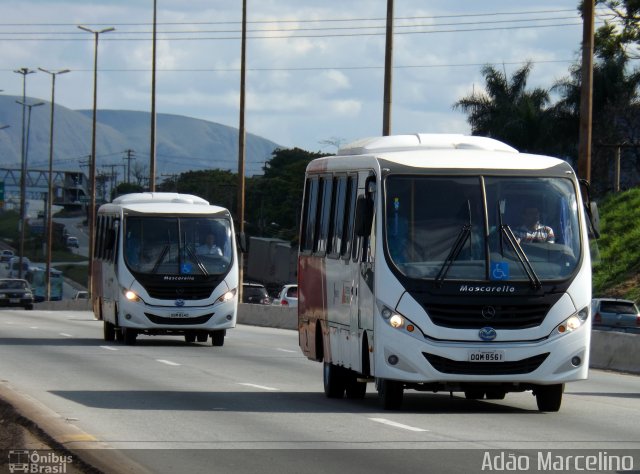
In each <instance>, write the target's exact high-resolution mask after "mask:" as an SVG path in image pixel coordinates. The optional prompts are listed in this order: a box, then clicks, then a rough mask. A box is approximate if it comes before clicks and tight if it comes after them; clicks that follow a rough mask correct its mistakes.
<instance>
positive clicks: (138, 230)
mask: <svg viewBox="0 0 640 474" xmlns="http://www.w3.org/2000/svg"><path fill="white" fill-rule="evenodd" d="M234 236H235V234H234V229H233V221H232V218H231V214H230V213H229V211H228V210H227V209H225V208H222V207H219V206H212V205H209V203H208V202H207V201H206V200H204V199H201V198H199V197H197V196H193V195H187V194H176V193H134V194H126V195H123V196H120V197H118V198H116V199H114V200H113V202H111V203H109V204H104V205H102V206H100V208H99V209H98V212H97V217H96V239H95V261H94V265H93V279H92V280H93V291H92V304H93V311H94V315H95V317H96V318H97V319H100V320H102V321H104V323H103V325H104V339H105V340H106V341H112V340H114V339H118V340H122V341H124V343H125V344H134V343H135V341H136V337H137V336H138V335H139V334H146V335H163V334H169V335H172V334H177V335H182V336H184V339H185V341H186V342H195V341H198V342H206V341H207V340H208V338H209V337H211V342H212V345H214V346H222V345H223V344H224V338H225V334H226V330H227V329H230V328H233V327H235V325H236V317H237V309H238V297H237V292H238V278H239V276H238V256H237V250H236V246H235V238H234ZM211 238H214V239H215V241H216V244H217V248H218V249H219V250H218V251H216V252H215V253H209V252H203V251H201V249H202V248H204V246H205V245H206V243H207V239H211Z"/></svg>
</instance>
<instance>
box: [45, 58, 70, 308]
mask: <svg viewBox="0 0 640 474" xmlns="http://www.w3.org/2000/svg"><path fill="white" fill-rule="evenodd" d="M38 69H40V70H41V71H42V72H44V73H47V74H49V75H50V76H51V120H50V122H51V124H50V129H49V186H48V190H47V206H46V211H47V226H46V228H47V239H46V241H47V262H46V265H45V271H46V272H47V273H46V277H45V282H46V283H45V301H49V300H51V249H52V238H53V218H52V215H51V212H52V205H53V117H54V110H55V102H56V76H57V75H58V74H66V73H68V72H69V69H62V70H60V71H49V70H47V69H43V68H38Z"/></svg>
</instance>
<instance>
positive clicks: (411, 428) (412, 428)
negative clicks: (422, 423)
mask: <svg viewBox="0 0 640 474" xmlns="http://www.w3.org/2000/svg"><path fill="white" fill-rule="evenodd" d="M369 419H370V420H371V421H375V422H376V423H382V424H383V425H389V426H393V427H394V428H401V429H403V430H409V431H429V430H425V429H422V428H416V427H415V426H409V425H403V424H402V423H396V422H395V421H391V420H387V419H386V418H369Z"/></svg>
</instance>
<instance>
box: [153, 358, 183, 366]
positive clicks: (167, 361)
mask: <svg viewBox="0 0 640 474" xmlns="http://www.w3.org/2000/svg"><path fill="white" fill-rule="evenodd" d="M156 362H160V363H161V364H167V365H171V366H174V367H177V366H179V365H180V364H178V363H177V362H171V361H170V360H164V359H156Z"/></svg>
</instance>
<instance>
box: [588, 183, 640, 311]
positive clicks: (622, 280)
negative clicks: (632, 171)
mask: <svg viewBox="0 0 640 474" xmlns="http://www.w3.org/2000/svg"><path fill="white" fill-rule="evenodd" d="M599 210H600V225H601V233H602V235H601V237H600V239H599V240H598V247H599V249H600V258H601V260H600V262H599V263H596V264H594V268H593V270H594V274H593V293H594V296H617V297H620V298H629V299H632V300H635V301H638V300H639V299H640V188H635V189H631V190H629V191H625V192H622V193H618V194H610V195H608V196H607V198H606V199H605V200H604V201H602V202H601V203H599Z"/></svg>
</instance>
